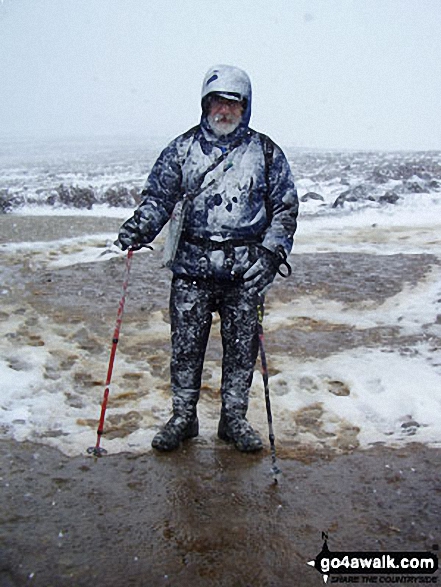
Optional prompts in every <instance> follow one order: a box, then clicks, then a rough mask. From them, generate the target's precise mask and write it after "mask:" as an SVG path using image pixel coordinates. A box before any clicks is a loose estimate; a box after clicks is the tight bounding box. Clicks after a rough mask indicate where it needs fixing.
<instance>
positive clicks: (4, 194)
mask: <svg viewBox="0 0 441 587" xmlns="http://www.w3.org/2000/svg"><path fill="white" fill-rule="evenodd" d="M22 204H24V198H23V196H21V195H19V194H10V193H9V190H8V189H2V190H0V214H8V212H12V210H14V209H15V208H18V207H19V206H21V205H22Z"/></svg>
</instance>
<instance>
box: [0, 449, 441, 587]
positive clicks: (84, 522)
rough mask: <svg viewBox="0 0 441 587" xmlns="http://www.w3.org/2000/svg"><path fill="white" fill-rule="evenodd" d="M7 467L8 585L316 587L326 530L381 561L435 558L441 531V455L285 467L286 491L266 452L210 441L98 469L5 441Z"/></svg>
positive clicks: (0, 529) (4, 530) (368, 455)
mask: <svg viewBox="0 0 441 587" xmlns="http://www.w3.org/2000/svg"><path fill="white" fill-rule="evenodd" d="M0 464H1V472H2V473H1V474H2V481H1V483H2V502H3V510H2V514H1V524H0V539H1V542H0V544H1V559H0V585H2V587H10V586H16V587H18V586H22V585H23V586H24V585H33V586H35V587H50V586H54V587H67V586H72V587H90V585H100V586H101V585H108V586H109V587H113V586H122V585H124V586H131V585H132V586H137V587H138V586H139V587H144V586H147V585H148V586H152V587H156V586H162V585H164V586H168V587H171V586H174V587H181V586H183V585H192V587H270V586H272V587H292V586H297V585H298V586H302V587H303V586H311V587H312V586H316V585H320V584H323V582H322V579H321V578H320V576H319V574H318V573H317V571H316V570H315V569H312V568H310V567H309V566H307V565H306V563H307V561H309V560H311V559H313V558H315V556H316V555H317V554H318V553H319V551H320V549H321V545H322V542H321V532H322V531H326V532H328V534H329V543H330V546H331V548H332V549H333V550H344V549H348V550H372V551H386V550H397V551H398V550H411V551H417V550H430V549H432V547H433V545H434V543H436V542H437V541H438V540H439V536H440V531H441V486H440V480H439V470H440V466H441V451H439V450H434V449H428V448H424V447H422V446H418V445H413V446H412V445H409V446H408V447H406V448H405V449H400V450H395V451H394V450H390V449H385V448H374V449H371V450H369V451H367V452H365V453H363V452H357V453H353V454H350V455H343V456H340V457H336V458H333V459H317V458H315V459H314V460H303V461H300V460H298V459H297V458H296V455H291V456H289V455H285V458H282V459H280V462H279V464H280V465H281V467H282V469H283V475H282V476H281V478H280V482H279V485H278V486H275V485H273V484H272V479H271V476H270V475H269V474H268V470H269V465H270V459H269V456H268V455H267V454H264V455H259V456H251V457H250V456H246V455H241V454H238V453H236V452H235V451H234V450H232V449H231V448H230V447H225V446H224V445H221V444H219V445H218V446H216V447H215V448H214V449H208V448H206V447H204V446H201V445H200V444H199V441H196V442H195V443H193V444H191V445H187V447H186V448H184V449H182V450H180V451H179V452H177V453H174V454H170V455H159V456H157V455H154V454H152V453H151V452H150V451H149V452H147V453H146V454H144V455H138V456H135V455H129V454H119V455H112V456H107V457H104V458H102V459H99V460H97V461H96V460H94V459H93V458H88V457H76V458H70V459H69V458H67V457H64V456H62V455H61V454H60V453H58V452H57V451H55V450H53V449H50V448H47V447H43V446H41V445H40V446H39V445H32V444H29V443H24V444H16V443H11V442H0ZM6 470H8V473H7V476H5V471H6Z"/></svg>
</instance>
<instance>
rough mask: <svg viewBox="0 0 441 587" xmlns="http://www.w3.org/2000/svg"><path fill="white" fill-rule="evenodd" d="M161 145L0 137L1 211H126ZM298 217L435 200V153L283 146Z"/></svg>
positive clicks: (439, 190)
mask: <svg viewBox="0 0 441 587" xmlns="http://www.w3.org/2000/svg"><path fill="white" fill-rule="evenodd" d="M165 144H166V140H164V141H163V142H162V143H161V142H160V141H159V140H148V139H139V138H138V139H134V138H126V139H121V138H119V139H115V138H112V139H110V138H107V139H101V140H97V139H93V140H92V139H91V140H80V139H78V140H73V139H72V140H65V141H48V140H47V141H32V140H28V141H26V140H20V141H19V140H16V141H8V140H6V139H3V140H1V139H0V213H1V212H3V213H9V212H27V213H29V212H30V211H32V210H33V209H36V210H38V208H39V207H41V206H45V207H48V206H49V207H51V208H52V209H57V210H63V209H76V210H92V211H93V210H94V209H96V208H97V209H98V211H99V210H100V207H103V206H104V207H108V208H118V207H126V208H127V207H128V208H133V207H134V206H135V205H136V203H137V202H138V201H139V194H140V191H141V189H142V186H143V185H144V182H145V180H146V177H147V175H148V173H149V171H150V169H151V167H152V165H153V163H154V161H155V159H156V157H157V156H158V154H159V152H160V150H161V148H163V147H164V146H165ZM285 152H286V155H287V157H288V160H289V162H290V165H291V167H292V171H293V174H294V177H295V180H296V185H297V188H298V192H299V197H300V199H301V203H302V208H301V209H302V214H304V215H310V214H313V215H316V214H319V215H323V214H326V215H328V214H333V215H338V214H341V213H346V212H348V211H351V210H354V209H359V208H360V207H371V208H372V207H374V208H375V207H390V206H393V205H396V206H399V207H402V206H405V207H409V206H412V207H413V206H416V207H419V206H420V205H425V204H426V203H427V201H428V200H429V199H434V200H435V201H436V202H437V203H439V201H440V200H441V152H438V151H427V152H390V153H387V152H386V153H385V152H370V151H343V152H340V151H338V152H337V151H307V150H302V149H290V148H286V149H285Z"/></svg>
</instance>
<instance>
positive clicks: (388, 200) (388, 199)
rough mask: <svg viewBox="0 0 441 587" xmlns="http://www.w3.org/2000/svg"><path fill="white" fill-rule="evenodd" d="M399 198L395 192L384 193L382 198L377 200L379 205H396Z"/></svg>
mask: <svg viewBox="0 0 441 587" xmlns="http://www.w3.org/2000/svg"><path fill="white" fill-rule="evenodd" d="M399 199H400V196H399V195H398V194H396V193H395V192H386V193H385V194H384V195H383V196H380V197H379V198H378V201H379V202H380V204H396V203H397V201H398V200H399Z"/></svg>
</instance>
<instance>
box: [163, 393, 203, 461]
mask: <svg viewBox="0 0 441 587" xmlns="http://www.w3.org/2000/svg"><path fill="white" fill-rule="evenodd" d="M198 398H199V393H198V392H192V391H190V390H180V391H179V392H176V393H175V395H174V396H173V416H172V417H171V418H170V420H169V421H168V422H167V424H165V426H163V427H162V429H161V430H160V431H159V432H158V433H157V434H156V435H155V437H154V438H153V440H152V447H153V448H155V449H156V450H160V451H171V450H175V449H177V448H178V447H179V445H180V444H181V442H182V441H183V440H187V439H188V438H194V437H195V436H197V435H198V434H199V420H198V418H197V414H196V404H197V400H198Z"/></svg>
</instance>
